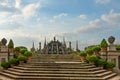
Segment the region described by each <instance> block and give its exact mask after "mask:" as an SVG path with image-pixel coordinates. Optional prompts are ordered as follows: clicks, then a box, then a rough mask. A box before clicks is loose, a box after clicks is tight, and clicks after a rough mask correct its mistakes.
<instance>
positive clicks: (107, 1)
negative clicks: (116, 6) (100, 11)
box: [95, 0, 111, 4]
mask: <svg viewBox="0 0 120 80" xmlns="http://www.w3.org/2000/svg"><path fill="white" fill-rule="evenodd" d="M110 1H111V0H95V2H96V3H100V4H107V3H110Z"/></svg>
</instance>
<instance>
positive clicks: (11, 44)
mask: <svg viewBox="0 0 120 80" xmlns="http://www.w3.org/2000/svg"><path fill="white" fill-rule="evenodd" d="M8 48H14V43H13V40H12V39H10V41H9V43H8Z"/></svg>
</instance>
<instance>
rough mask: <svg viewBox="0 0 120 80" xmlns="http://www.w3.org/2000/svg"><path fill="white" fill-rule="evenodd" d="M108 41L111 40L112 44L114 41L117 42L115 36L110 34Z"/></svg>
mask: <svg viewBox="0 0 120 80" xmlns="http://www.w3.org/2000/svg"><path fill="white" fill-rule="evenodd" d="M108 42H109V43H110V44H113V43H114V42H115V37H113V36H110V37H109V38H108Z"/></svg>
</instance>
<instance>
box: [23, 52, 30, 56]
mask: <svg viewBox="0 0 120 80" xmlns="http://www.w3.org/2000/svg"><path fill="white" fill-rule="evenodd" d="M24 55H25V56H32V52H30V51H25V53H24Z"/></svg>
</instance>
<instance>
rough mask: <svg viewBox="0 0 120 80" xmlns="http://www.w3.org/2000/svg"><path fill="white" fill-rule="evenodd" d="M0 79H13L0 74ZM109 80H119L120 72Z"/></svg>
mask: <svg viewBox="0 0 120 80" xmlns="http://www.w3.org/2000/svg"><path fill="white" fill-rule="evenodd" d="M0 80H13V79H9V78H7V77H4V76H1V75H0ZM109 80H120V74H118V75H117V76H115V77H113V78H112V79H109Z"/></svg>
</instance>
